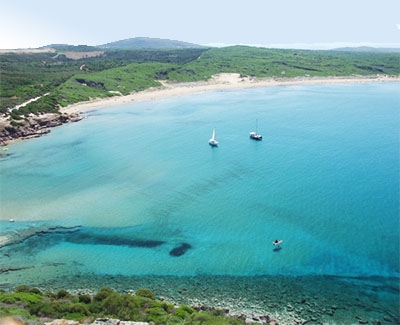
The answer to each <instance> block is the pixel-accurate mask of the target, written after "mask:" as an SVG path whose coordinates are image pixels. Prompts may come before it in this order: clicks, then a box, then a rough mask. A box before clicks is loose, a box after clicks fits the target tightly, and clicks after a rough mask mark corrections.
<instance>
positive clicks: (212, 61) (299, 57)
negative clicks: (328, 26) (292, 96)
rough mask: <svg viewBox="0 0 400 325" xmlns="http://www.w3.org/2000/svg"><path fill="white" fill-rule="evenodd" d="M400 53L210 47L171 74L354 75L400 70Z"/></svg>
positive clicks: (198, 76) (176, 76)
mask: <svg viewBox="0 0 400 325" xmlns="http://www.w3.org/2000/svg"><path fill="white" fill-rule="evenodd" d="M399 60H400V53H364V52H340V51H312V50H284V49H267V48H255V47H247V46H234V47H226V48H218V49H210V50H208V51H206V52H204V53H203V54H202V55H201V57H200V59H198V60H195V61H192V62H190V63H188V64H186V65H185V66H184V67H182V68H181V69H180V70H178V71H176V73H175V74H171V75H170V76H171V78H173V79H177V80H181V79H183V80H185V78H192V79H193V80H199V79H204V78H207V77H209V76H210V74H213V73H218V72H236V73H241V74H243V75H253V76H257V77H297V76H350V75H353V74H356V75H370V74H388V75H398V74H399V73H400V65H399V62H400V61H399Z"/></svg>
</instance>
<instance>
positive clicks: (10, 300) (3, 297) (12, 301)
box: [0, 294, 16, 305]
mask: <svg viewBox="0 0 400 325" xmlns="http://www.w3.org/2000/svg"><path fill="white" fill-rule="evenodd" d="M0 302H2V303H3V304H7V305H12V304H15V303H16V300H15V298H14V297H12V296H11V295H8V294H2V295H1V296H0Z"/></svg>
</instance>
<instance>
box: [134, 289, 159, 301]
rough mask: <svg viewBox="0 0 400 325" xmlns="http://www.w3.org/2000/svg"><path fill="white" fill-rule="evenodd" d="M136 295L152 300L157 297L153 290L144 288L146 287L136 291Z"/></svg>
mask: <svg viewBox="0 0 400 325" xmlns="http://www.w3.org/2000/svg"><path fill="white" fill-rule="evenodd" d="M136 295H137V296H139V297H144V298H149V299H151V300H154V299H156V296H155V294H154V293H153V292H151V291H150V290H149V289H144V288H142V289H138V290H137V291H136Z"/></svg>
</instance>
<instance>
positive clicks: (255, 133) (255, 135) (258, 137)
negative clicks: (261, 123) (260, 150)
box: [250, 120, 262, 141]
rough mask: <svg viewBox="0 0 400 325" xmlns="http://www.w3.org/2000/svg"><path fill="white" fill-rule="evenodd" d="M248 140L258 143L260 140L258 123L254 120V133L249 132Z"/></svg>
mask: <svg viewBox="0 0 400 325" xmlns="http://www.w3.org/2000/svg"><path fill="white" fill-rule="evenodd" d="M250 139H253V140H257V141H260V140H262V135H261V134H259V133H258V121H257V120H256V131H255V132H254V131H253V132H250Z"/></svg>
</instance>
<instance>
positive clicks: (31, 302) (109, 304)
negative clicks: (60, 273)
mask: <svg viewBox="0 0 400 325" xmlns="http://www.w3.org/2000/svg"><path fill="white" fill-rule="evenodd" d="M225 314H226V311H223V310H220V309H215V308H207V307H205V306H204V308H203V310H200V309H199V308H198V310H196V309H194V308H192V307H190V306H188V305H180V306H175V305H173V304H171V303H168V302H166V301H159V300H156V297H155V295H154V293H153V292H151V291H150V290H148V289H144V288H141V289H138V290H136V292H135V295H132V294H119V293H117V292H115V291H114V290H112V289H111V288H108V287H103V288H101V289H100V290H99V291H98V292H97V293H96V294H95V295H93V296H90V295H88V294H79V295H71V294H70V293H69V292H68V291H66V290H60V291H58V292H57V293H49V292H47V293H43V292H41V291H40V290H39V289H37V288H30V287H28V286H25V285H20V286H18V287H16V288H15V290H14V292H10V293H8V292H4V291H1V292H0V323H2V324H9V322H7V320H6V317H17V319H19V320H22V321H23V322H24V324H41V323H43V320H44V319H45V320H46V319H47V320H49V319H50V320H51V319H67V320H75V321H79V322H80V323H82V324H83V323H84V324H88V323H91V322H93V321H94V320H95V319H96V318H106V317H107V318H114V319H120V320H124V321H136V322H153V323H154V324H193V325H197V324H219V325H225V324H226V325H228V324H230V325H239V324H245V320H244V319H238V318H233V317H229V316H227V315H225ZM3 319H5V323H3V322H2V320H3ZM10 323H11V322H10ZM63 323H64V322H63ZM65 323H66V322H65ZM12 324H14V322H12ZM18 324H19V322H18Z"/></svg>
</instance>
